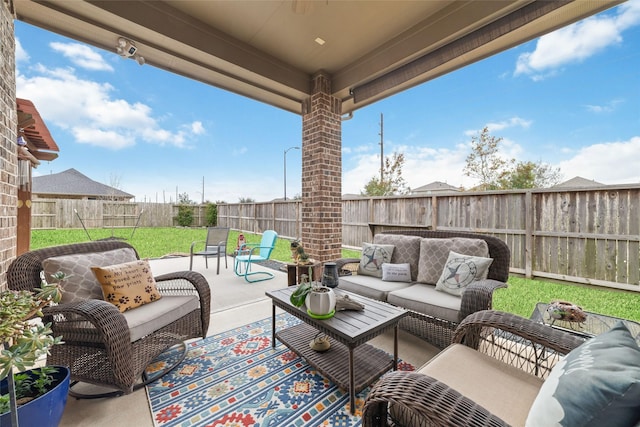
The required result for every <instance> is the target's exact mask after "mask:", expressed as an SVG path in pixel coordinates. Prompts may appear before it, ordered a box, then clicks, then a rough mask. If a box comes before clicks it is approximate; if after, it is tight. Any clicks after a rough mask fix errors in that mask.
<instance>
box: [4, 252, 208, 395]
mask: <svg viewBox="0 0 640 427" xmlns="http://www.w3.org/2000/svg"><path fill="white" fill-rule="evenodd" d="M136 260H139V256H138V253H137V252H136V251H135V249H134V248H133V247H132V246H130V245H129V244H127V243H125V242H122V241H118V240H106V241H94V242H88V243H77V244H70V245H61V246H53V247H49V248H43V249H38V250H34V251H30V252H26V253H24V254H22V255H20V256H18V257H17V258H16V259H15V260H14V261H13V262H12V263H11V265H10V266H9V268H8V270H7V284H8V287H9V289H12V290H28V291H34V289H35V288H38V287H39V286H40V283H41V274H42V273H43V271H45V272H46V271H47V263H48V262H49V263H50V264H51V265H52V266H54V268H55V269H54V270H53V272H56V271H62V272H65V273H66V274H67V275H68V277H69V279H68V280H67V281H65V282H63V301H62V302H61V303H60V304H58V305H54V306H51V307H47V308H46V309H44V310H43V312H44V321H45V322H51V329H52V330H53V334H54V336H60V335H61V336H62V337H63V341H64V344H63V345H57V346H54V347H53V348H52V349H51V353H50V354H49V356H48V357H47V363H48V364H51V365H62V366H69V367H70V369H71V380H72V381H73V382H74V383H75V382H84V383H89V384H95V385H100V386H102V387H106V388H107V391H106V392H104V393H101V392H100V393H98V394H97V395H87V394H84V393H80V392H74V391H73V390H75V389H72V392H71V395H72V396H75V397H107V396H117V395H121V394H127V393H130V392H132V391H133V390H135V389H138V388H140V387H142V386H143V385H144V384H145V383H146V382H149V381H150V380H151V379H153V378H157V377H158V376H154V377H152V378H151V377H150V378H146V377H143V372H144V371H145V368H146V367H147V365H148V364H149V363H150V362H151V361H152V360H153V359H154V358H155V357H156V356H157V355H159V354H160V353H162V352H164V351H165V350H167V349H169V348H170V347H172V346H174V345H178V344H183V343H184V340H186V339H190V338H198V337H203V338H204V337H205V336H206V333H207V329H208V327H209V317H210V305H211V301H210V298H211V295H210V288H209V284H208V282H207V280H206V279H205V278H204V276H202V275H201V274H200V273H197V272H193V271H183V272H175V273H169V274H163V275H160V276H156V277H155V278H154V279H155V285H156V287H157V291H158V292H159V294H160V297H159V299H157V301H154V302H152V303H148V304H144V305H142V306H140V307H137V308H133V309H131V310H128V311H124V312H120V310H119V309H118V308H117V307H116V305H114V304H112V303H110V302H107V301H105V300H103V299H102V288H101V287H100V284H99V283H97V281H96V280H95V277H90V276H92V274H93V273H92V272H91V267H92V266H97V267H105V268H109V267H113V266H114V264H120V263H122V262H125V263H131V262H133V263H134V264H135V263H137V261H136ZM120 265H121V264H120ZM142 268H146V267H145V266H143V267H142ZM67 269H70V270H69V271H65V270H67ZM87 269H88V270H89V271H88V272H87ZM147 271H148V270H147ZM71 279H74V282H75V283H71V282H72V280H71ZM47 280H49V278H47ZM64 298H71V299H72V300H71V301H68V302H65V300H64ZM183 347H184V353H185V354H186V346H183ZM178 362H179V360H178ZM173 366H175V364H172V365H171V367H173ZM169 369H170V367H168V368H167V370H166V371H164V372H163V373H166V372H167V371H168V370H169ZM109 390H113V391H109Z"/></svg>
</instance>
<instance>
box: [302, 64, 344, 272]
mask: <svg viewBox="0 0 640 427" xmlns="http://www.w3.org/2000/svg"><path fill="white" fill-rule="evenodd" d="M341 117H342V101H341V100H340V99H338V98H336V97H333V96H331V78H330V76H329V75H328V74H326V73H325V72H323V71H320V72H318V73H317V74H315V75H314V76H313V78H312V93H311V96H310V97H309V98H308V99H306V100H305V101H304V102H303V103H302V236H301V237H302V242H303V244H304V247H305V251H306V252H307V253H308V254H309V255H310V256H311V257H312V258H314V259H316V260H318V261H320V262H326V261H334V260H336V259H338V258H340V254H341V248H342V150H341V146H342V121H341Z"/></svg>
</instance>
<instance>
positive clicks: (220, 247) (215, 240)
mask: <svg viewBox="0 0 640 427" xmlns="http://www.w3.org/2000/svg"><path fill="white" fill-rule="evenodd" d="M228 238H229V227H208V228H207V240H196V241H195V242H193V243H191V249H190V250H189V270H193V257H194V256H196V255H201V256H204V262H205V265H206V267H207V268H209V257H211V256H215V257H216V258H217V259H218V268H217V270H216V274H220V257H221V256H224V266H225V268H229V265H228V264H227V239H228ZM202 244H204V250H202V251H195V252H194V250H195V249H197V248H198V247H200V245H202Z"/></svg>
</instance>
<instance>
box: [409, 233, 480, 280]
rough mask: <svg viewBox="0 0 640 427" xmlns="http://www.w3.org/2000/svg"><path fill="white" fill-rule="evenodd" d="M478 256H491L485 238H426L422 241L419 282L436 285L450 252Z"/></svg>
mask: <svg viewBox="0 0 640 427" xmlns="http://www.w3.org/2000/svg"><path fill="white" fill-rule="evenodd" d="M451 251H453V252H457V253H459V254H463V255H471V256H478V257H485V258H487V257H488V256H489V247H488V246H487V242H485V241H484V240H483V239H467V238H465V237H452V238H450V239H438V238H436V239H432V238H424V239H422V240H421V241H420V262H419V264H418V277H417V280H418V282H421V283H428V284H430V285H435V284H436V283H437V282H438V279H440V276H441V275H442V270H443V269H444V265H445V263H446V262H447V258H448V257H449V252H451Z"/></svg>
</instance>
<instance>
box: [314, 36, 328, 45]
mask: <svg viewBox="0 0 640 427" xmlns="http://www.w3.org/2000/svg"><path fill="white" fill-rule="evenodd" d="M316 43H318V44H319V45H320V46H322V45H323V44H325V43H326V42H325V41H324V40H322V39H321V38H320V37H318V38H316Z"/></svg>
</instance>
